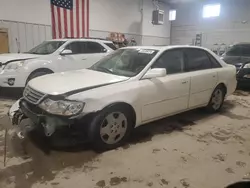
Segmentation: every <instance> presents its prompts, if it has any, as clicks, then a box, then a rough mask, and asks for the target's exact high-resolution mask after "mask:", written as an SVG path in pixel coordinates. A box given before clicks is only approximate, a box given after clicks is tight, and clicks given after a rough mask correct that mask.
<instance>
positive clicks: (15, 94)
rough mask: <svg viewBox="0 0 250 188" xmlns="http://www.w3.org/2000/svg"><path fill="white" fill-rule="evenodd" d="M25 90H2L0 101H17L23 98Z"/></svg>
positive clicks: (0, 90) (0, 91)
mask: <svg viewBox="0 0 250 188" xmlns="http://www.w3.org/2000/svg"><path fill="white" fill-rule="evenodd" d="M22 94H23V88H0V99H12V100H17V99H19V98H21V97H22Z"/></svg>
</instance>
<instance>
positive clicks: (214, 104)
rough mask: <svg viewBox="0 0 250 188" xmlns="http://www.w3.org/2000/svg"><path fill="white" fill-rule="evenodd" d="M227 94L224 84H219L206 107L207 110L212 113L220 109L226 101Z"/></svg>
mask: <svg viewBox="0 0 250 188" xmlns="http://www.w3.org/2000/svg"><path fill="white" fill-rule="evenodd" d="M225 95H226V92H225V88H224V87H222V86H217V87H216V88H215V89H214V91H213V93H212V96H211V98H210V101H209V103H208V105H207V107H206V109H207V111H209V112H211V113H215V112H218V111H220V109H221V107H222V105H223V103H224V99H225Z"/></svg>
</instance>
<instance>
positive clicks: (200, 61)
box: [185, 48, 211, 71]
mask: <svg viewBox="0 0 250 188" xmlns="http://www.w3.org/2000/svg"><path fill="white" fill-rule="evenodd" d="M185 55H186V58H187V65H188V67H187V68H188V71H197V70H204V69H210V68H211V62H210V60H209V58H208V56H207V54H206V52H205V51H203V50H200V49H192V48H190V49H186V50H185Z"/></svg>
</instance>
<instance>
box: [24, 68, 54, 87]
mask: <svg viewBox="0 0 250 188" xmlns="http://www.w3.org/2000/svg"><path fill="white" fill-rule="evenodd" d="M46 74H51V72H49V71H37V72H33V73H31V74H30V75H29V77H28V79H27V81H26V84H25V85H27V84H28V82H29V81H30V80H32V79H34V78H36V77H39V76H43V75H46Z"/></svg>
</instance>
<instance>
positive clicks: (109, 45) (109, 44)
mask: <svg viewBox="0 0 250 188" xmlns="http://www.w3.org/2000/svg"><path fill="white" fill-rule="evenodd" d="M104 44H106V45H107V46H108V47H110V48H111V49H113V50H117V48H116V47H115V45H114V44H113V43H104Z"/></svg>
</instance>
